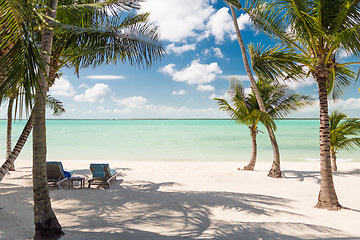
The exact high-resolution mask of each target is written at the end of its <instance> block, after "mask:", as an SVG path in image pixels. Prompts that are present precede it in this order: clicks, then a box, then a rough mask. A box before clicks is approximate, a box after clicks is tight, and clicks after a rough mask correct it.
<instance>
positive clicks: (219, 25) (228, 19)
mask: <svg viewBox="0 0 360 240" xmlns="http://www.w3.org/2000/svg"><path fill="white" fill-rule="evenodd" d="M237 22H238V26H239V29H240V30H243V29H245V28H246V25H250V24H251V22H250V18H249V16H248V15H247V14H241V15H240V16H239V17H238V18H237ZM206 28H207V30H206V33H205V35H206V37H208V36H210V35H213V36H214V37H215V41H216V43H222V42H223V41H224V40H225V38H226V37H229V38H230V39H231V40H235V39H236V34H235V30H234V25H233V21H232V16H231V14H230V13H229V8H227V7H223V8H221V9H219V10H218V11H217V12H216V13H215V14H213V15H212V16H211V17H210V19H209V22H208V23H207V24H206Z"/></svg>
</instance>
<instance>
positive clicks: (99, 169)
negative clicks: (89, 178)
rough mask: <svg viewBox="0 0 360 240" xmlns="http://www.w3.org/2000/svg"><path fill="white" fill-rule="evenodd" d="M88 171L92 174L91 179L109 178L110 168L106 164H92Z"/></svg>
mask: <svg viewBox="0 0 360 240" xmlns="http://www.w3.org/2000/svg"><path fill="white" fill-rule="evenodd" d="M90 170H91V172H92V174H93V178H109V177H110V167H109V164H108V163H92V164H90Z"/></svg>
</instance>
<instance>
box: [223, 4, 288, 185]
mask: <svg viewBox="0 0 360 240" xmlns="http://www.w3.org/2000/svg"><path fill="white" fill-rule="evenodd" d="M225 2H228V3H229V6H230V10H231V15H232V19H233V23H234V28H235V32H236V36H237V39H238V42H239V46H240V50H241V55H242V58H243V62H244V66H245V70H246V73H247V75H248V77H249V80H250V83H251V88H252V89H253V91H254V94H255V96H256V100H257V102H258V104H259V107H260V110H261V111H263V112H266V108H265V105H264V101H263V100H262V99H261V94H260V91H259V89H258V88H257V86H256V81H255V78H254V76H253V74H252V72H251V68H250V65H249V61H248V58H247V56H246V50H245V44H244V41H243V40H242V37H241V33H240V29H239V26H238V22H237V17H236V13H235V9H234V4H237V5H236V6H239V5H240V4H239V3H234V2H232V1H228V0H225ZM240 6H241V5H240ZM266 129H267V131H268V133H269V138H270V142H271V146H272V148H273V154H274V156H273V163H272V166H271V169H270V171H269V174H268V176H269V177H274V178H281V168H280V152H279V146H278V144H277V140H276V137H275V133H274V131H273V129H272V128H270V127H269V126H266Z"/></svg>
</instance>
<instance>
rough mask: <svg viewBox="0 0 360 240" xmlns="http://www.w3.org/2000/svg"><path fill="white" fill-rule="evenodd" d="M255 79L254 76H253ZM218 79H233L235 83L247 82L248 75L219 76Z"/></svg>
mask: <svg viewBox="0 0 360 240" xmlns="http://www.w3.org/2000/svg"><path fill="white" fill-rule="evenodd" d="M254 77H255V78H256V76H254ZM219 78H222V79H225V80H230V79H234V80H236V81H249V77H248V75H221V76H219Z"/></svg>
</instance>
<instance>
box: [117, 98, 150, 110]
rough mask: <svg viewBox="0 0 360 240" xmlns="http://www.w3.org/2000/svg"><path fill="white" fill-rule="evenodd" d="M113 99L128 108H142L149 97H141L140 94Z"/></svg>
mask: <svg viewBox="0 0 360 240" xmlns="http://www.w3.org/2000/svg"><path fill="white" fill-rule="evenodd" d="M113 101H114V102H115V103H116V104H117V105H119V106H124V107H127V108H140V107H143V106H145V105H146V103H147V99H146V98H143V97H140V96H134V97H128V98H123V99H115V98H113Z"/></svg>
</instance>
